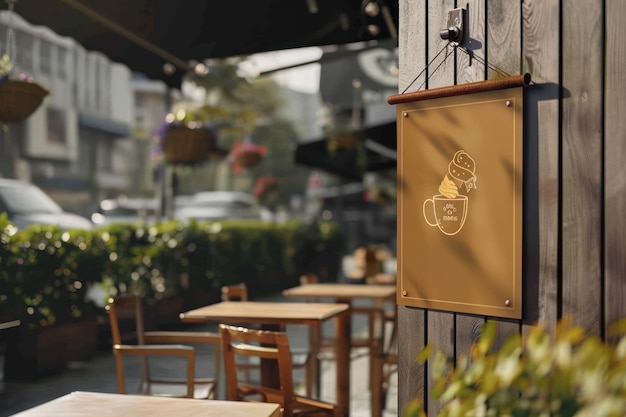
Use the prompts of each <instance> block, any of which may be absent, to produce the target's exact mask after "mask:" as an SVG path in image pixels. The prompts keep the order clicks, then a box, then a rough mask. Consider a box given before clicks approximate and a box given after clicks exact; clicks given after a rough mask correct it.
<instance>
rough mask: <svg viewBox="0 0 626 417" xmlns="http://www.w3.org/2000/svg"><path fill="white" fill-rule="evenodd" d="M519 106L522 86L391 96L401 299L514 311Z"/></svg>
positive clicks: (517, 296) (518, 270) (494, 312)
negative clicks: (404, 98)
mask: <svg viewBox="0 0 626 417" xmlns="http://www.w3.org/2000/svg"><path fill="white" fill-rule="evenodd" d="M390 102H391V101H390ZM522 114H523V89H522V87H517V88H505V89H500V90H494V91H485V92H479V93H471V94H462V95H456V96H450V97H440V98H433V99H428V100H423V101H413V102H401V103H399V104H398V105H397V126H398V189H399V193H398V294H397V302H398V304H400V305H407V306H415V307H422V308H429V309H438V310H446V311H454V312H463V313H471V314H480V315H487V316H496V317H507V318H517V319H520V318H521V316H522V178H523V170H522V152H523V146H522Z"/></svg>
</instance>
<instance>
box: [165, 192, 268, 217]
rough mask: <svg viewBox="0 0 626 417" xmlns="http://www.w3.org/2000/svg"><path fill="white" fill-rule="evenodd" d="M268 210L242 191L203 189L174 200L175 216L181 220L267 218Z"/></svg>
mask: <svg viewBox="0 0 626 417" xmlns="http://www.w3.org/2000/svg"><path fill="white" fill-rule="evenodd" d="M267 211H268V210H267V209H266V208H264V207H261V206H259V205H258V204H257V202H256V200H255V199H254V197H252V196H251V195H250V194H246V193H244V192H240V191H203V192H199V193H196V194H193V195H191V196H177V197H176V199H175V201H174V218H176V219H178V220H181V221H189V220H190V219H192V218H194V219H196V220H198V221H203V220H221V219H265V218H266V215H267Z"/></svg>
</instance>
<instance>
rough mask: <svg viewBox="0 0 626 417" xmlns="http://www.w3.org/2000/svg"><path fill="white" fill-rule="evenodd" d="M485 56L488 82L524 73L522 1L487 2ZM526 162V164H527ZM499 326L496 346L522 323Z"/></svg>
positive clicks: (503, 321) (512, 322) (490, 0)
mask: <svg viewBox="0 0 626 417" xmlns="http://www.w3.org/2000/svg"><path fill="white" fill-rule="evenodd" d="M486 7H487V13H486V17H487V37H486V39H487V41H486V57H487V60H488V63H489V64H490V67H492V68H496V69H497V71H494V70H493V69H489V68H488V69H487V78H488V79H499V78H502V77H503V76H505V75H507V74H508V75H518V74H520V72H521V68H522V65H521V55H522V54H521V49H520V46H521V27H520V26H521V9H520V4H519V2H514V1H499V0H487V5H486ZM524 162H526V161H524ZM490 320H495V321H496V322H497V323H498V339H497V341H496V347H499V346H500V345H501V343H502V342H503V341H504V340H506V338H507V337H509V336H510V335H511V334H513V333H516V332H519V330H520V328H519V323H518V322H515V321H511V320H504V319H497V318H490Z"/></svg>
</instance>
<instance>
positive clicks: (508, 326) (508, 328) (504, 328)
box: [493, 319, 521, 350]
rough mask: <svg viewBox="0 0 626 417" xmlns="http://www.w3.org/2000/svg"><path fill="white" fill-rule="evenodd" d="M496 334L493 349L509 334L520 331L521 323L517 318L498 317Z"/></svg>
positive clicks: (498, 346)
mask: <svg viewBox="0 0 626 417" xmlns="http://www.w3.org/2000/svg"><path fill="white" fill-rule="evenodd" d="M497 322H498V334H497V336H496V340H495V341H494V343H493V350H497V349H500V348H501V347H502V345H503V344H504V342H505V341H506V339H508V338H509V337H510V336H511V335H514V334H519V333H520V330H521V329H520V326H521V323H520V321H519V320H510V319H498V320H497Z"/></svg>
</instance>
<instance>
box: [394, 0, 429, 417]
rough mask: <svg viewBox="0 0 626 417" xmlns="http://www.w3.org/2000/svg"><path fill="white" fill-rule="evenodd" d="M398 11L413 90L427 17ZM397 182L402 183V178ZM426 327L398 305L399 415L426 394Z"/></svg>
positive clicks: (414, 312)
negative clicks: (422, 358)
mask: <svg viewBox="0 0 626 417" xmlns="http://www.w3.org/2000/svg"><path fill="white" fill-rule="evenodd" d="M399 12H400V14H399V16H400V21H399V28H400V31H399V34H398V45H399V63H400V77H399V81H398V90H399V92H402V91H404V90H405V89H407V88H408V89H409V90H408V91H414V90H415V89H417V87H418V86H419V85H420V84H421V83H422V81H424V80H425V77H426V73H424V75H423V78H420V79H418V80H416V81H415V82H413V81H414V79H415V77H417V75H418V74H419V73H420V71H421V70H422V69H423V68H424V67H425V66H426V47H427V45H426V24H425V23H426V19H425V17H424V12H423V10H420V5H419V4H418V3H417V2H412V1H403V2H401V3H400V10H399ZM409 28H410V29H409ZM411 83H412V84H411ZM398 149H399V148H398ZM398 184H399V186H402V180H401V179H399V180H398ZM398 227H401V225H400V224H398ZM398 236H400V230H398ZM398 261H399V262H401V259H398ZM425 329H426V324H425V312H424V310H422V309H419V308H409V307H404V306H398V415H402V414H403V413H404V410H405V409H406V407H407V405H408V404H409V402H410V401H411V400H412V399H414V398H426V393H425V386H426V366H425V365H420V364H417V363H416V362H415V358H416V357H417V354H418V353H419V351H420V350H422V349H423V348H424V346H425V345H426V336H425V335H426V332H425Z"/></svg>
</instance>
